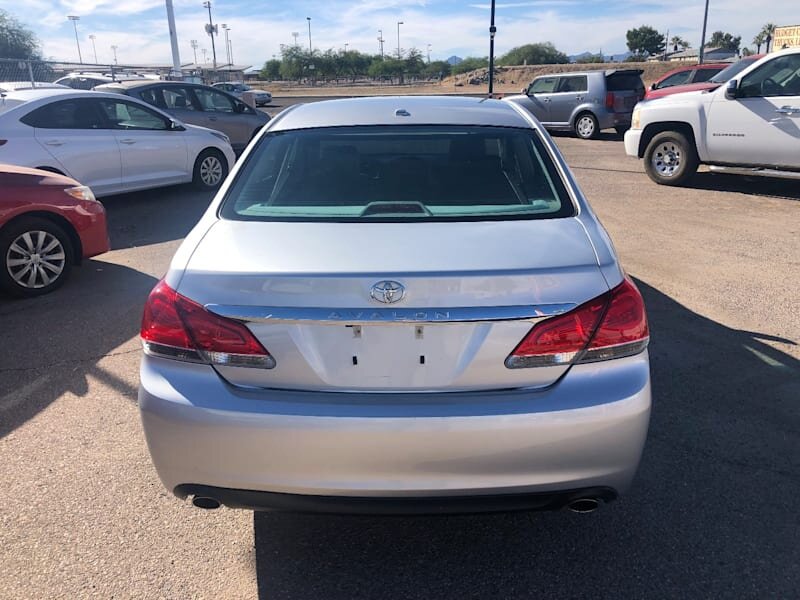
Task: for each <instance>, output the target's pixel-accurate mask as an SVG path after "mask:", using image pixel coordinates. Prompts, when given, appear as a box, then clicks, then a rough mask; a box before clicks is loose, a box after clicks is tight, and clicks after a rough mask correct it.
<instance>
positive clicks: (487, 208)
mask: <svg viewBox="0 0 800 600" xmlns="http://www.w3.org/2000/svg"><path fill="white" fill-rule="evenodd" d="M574 212H575V209H574V206H573V204H572V202H571V200H570V198H569V196H568V194H567V191H566V188H565V187H564V183H563V182H562V180H561V178H560V175H559V174H558V172H557V170H556V168H555V165H554V164H553V163H552V161H551V159H550V157H549V155H548V153H547V151H546V150H545V148H544V145H543V143H542V141H541V139H540V138H539V136H538V134H537V133H536V132H535V131H533V130H526V129H513V128H500V127H472V126H470V127H463V126H424V127H423V126H414V127H411V126H366V127H331V128H321V129H307V130H296V131H286V132H276V133H272V134H269V135H267V136H265V137H264V138H262V139H261V140H260V141H259V144H258V146H257V147H256V148H255V150H254V151H253V152H252V153H251V155H250V156H249V157H248V159H247V162H246V163H245V165H244V166H243V168H242V170H241V171H240V173H239V176H238V177H237V178H236V180H235V181H234V183H233V185H232V187H231V189H230V190H229V191H228V194H227V196H226V198H225V201H224V203H223V206H222V210H221V214H222V216H223V217H226V218H231V219H248V220H267V221H273V220H300V221H308V220H313V221H319V220H321V221H325V220H340V221H341V220H345V221H352V220H355V221H364V220H381V221H387V220H388V221H396V220H414V221H431V220H434V221H437V220H492V219H502V220H505V219H536V218H556V217H567V216H572V215H574Z"/></svg>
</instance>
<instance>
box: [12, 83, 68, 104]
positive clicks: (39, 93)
mask: <svg viewBox="0 0 800 600" xmlns="http://www.w3.org/2000/svg"><path fill="white" fill-rule="evenodd" d="M75 93H76V90H74V89H72V88H70V87H57V88H34V89H29V90H14V91H10V92H6V93H5V94H4V96H5V99H6V101H8V100H16V101H18V102H30V101H32V100H38V99H39V98H46V97H48V96H58V95H70V94H75Z"/></svg>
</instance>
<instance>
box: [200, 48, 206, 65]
mask: <svg viewBox="0 0 800 600" xmlns="http://www.w3.org/2000/svg"><path fill="white" fill-rule="evenodd" d="M200 52H202V53H203V64H206V63H208V58H207V57H206V53H207V52H208V50H206V49H205V48H200Z"/></svg>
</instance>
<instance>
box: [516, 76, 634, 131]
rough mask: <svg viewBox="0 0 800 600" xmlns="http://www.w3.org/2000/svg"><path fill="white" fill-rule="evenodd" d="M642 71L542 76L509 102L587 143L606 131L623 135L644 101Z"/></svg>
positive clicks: (550, 125)
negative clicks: (641, 101) (639, 104)
mask: <svg viewBox="0 0 800 600" xmlns="http://www.w3.org/2000/svg"><path fill="white" fill-rule="evenodd" d="M642 73H643V71H642V70H640V69H619V70H613V71H586V72H575V73H558V74H555V75H542V76H541V77H537V78H536V79H534V80H533V82H532V83H531V84H530V85H529V86H528V87H527V88H525V89H524V90H522V94H521V95H518V96H510V97H507V98H505V100H507V101H509V102H516V103H517V104H520V105H521V106H523V107H525V108H526V109H527V110H528V111H529V112H530V113H532V114H533V116H535V117H536V118H537V119H538V120H539V122H541V124H542V125H544V126H545V127H546V128H547V129H550V130H554V131H574V132H575V134H576V135H577V136H578V137H580V138H582V139H585V140H588V139H592V138H595V137H597V134H598V133H600V131H601V130H603V129H615V130H616V131H617V133H619V134H620V135H622V134H623V133H625V131H627V130H628V129H629V128H630V126H631V115H632V114H633V107H634V106H636V103H637V102H639V100H641V99H642V98H644V93H645V88H644V82H643V81H642V77H641V76H642Z"/></svg>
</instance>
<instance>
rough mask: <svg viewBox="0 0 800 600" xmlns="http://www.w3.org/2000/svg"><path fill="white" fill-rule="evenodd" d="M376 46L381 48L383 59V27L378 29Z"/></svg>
mask: <svg viewBox="0 0 800 600" xmlns="http://www.w3.org/2000/svg"><path fill="white" fill-rule="evenodd" d="M378 46H379V47H380V49H381V60H383V29H378Z"/></svg>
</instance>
